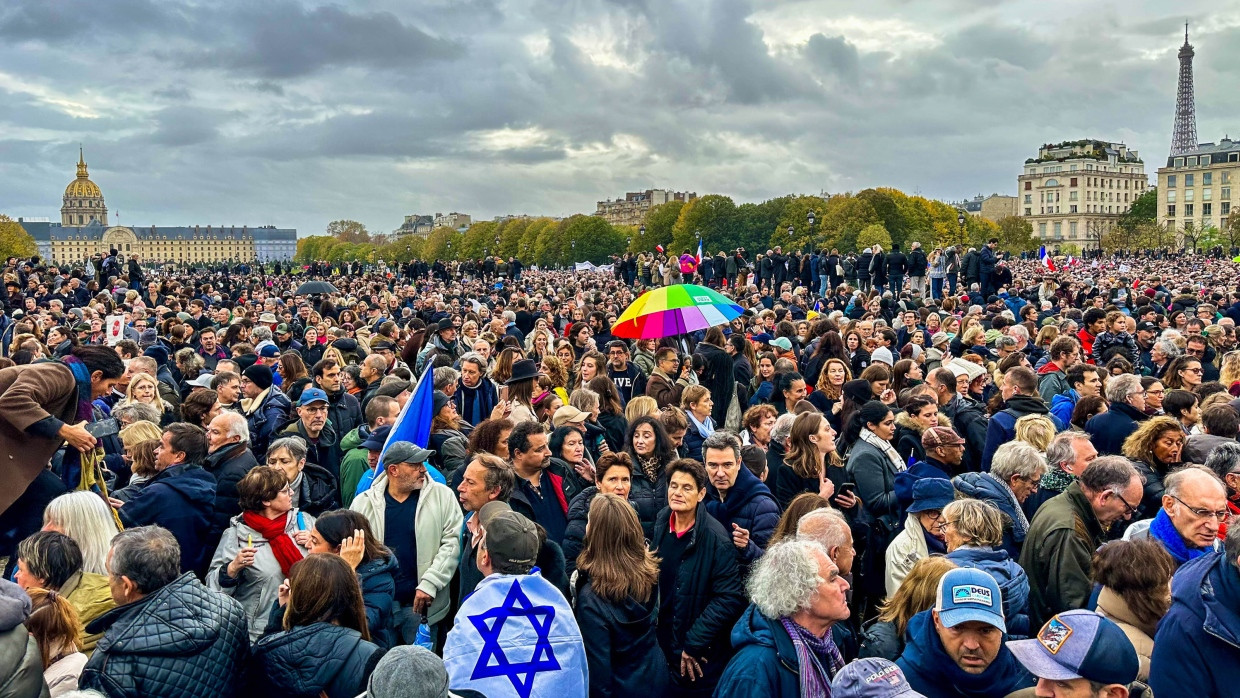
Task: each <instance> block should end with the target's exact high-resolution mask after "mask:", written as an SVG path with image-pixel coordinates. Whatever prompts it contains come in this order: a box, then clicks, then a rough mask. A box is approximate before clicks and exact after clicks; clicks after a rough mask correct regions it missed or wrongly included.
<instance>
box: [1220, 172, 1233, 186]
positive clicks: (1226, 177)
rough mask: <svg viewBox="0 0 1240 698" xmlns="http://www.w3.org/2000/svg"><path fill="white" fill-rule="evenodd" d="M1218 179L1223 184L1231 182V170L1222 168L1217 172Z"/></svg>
mask: <svg viewBox="0 0 1240 698" xmlns="http://www.w3.org/2000/svg"><path fill="white" fill-rule="evenodd" d="M1219 181H1220V182H1222V183H1223V184H1228V183H1229V182H1231V170H1223V171H1222V172H1220V173H1219Z"/></svg>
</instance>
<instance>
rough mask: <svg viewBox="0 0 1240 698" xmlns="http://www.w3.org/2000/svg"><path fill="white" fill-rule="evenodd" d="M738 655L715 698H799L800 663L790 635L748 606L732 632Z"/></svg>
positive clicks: (731, 663)
mask: <svg viewBox="0 0 1240 698" xmlns="http://www.w3.org/2000/svg"><path fill="white" fill-rule="evenodd" d="M732 647H733V648H734V649H735V650H736V655H735V656H733V657H732V661H730V662H728V667H727V669H725V670H724V672H723V677H722V678H720V679H719V686H718V687H717V688H716V689H715V698H798V697H799V696H800V694H801V678H800V669H801V662H800V660H799V659H798V658H797V650H796V647H795V646H793V644H792V638H790V637H788V631H787V630H784V626H783V624H781V623H780V622H779V621H778V620H772V619H770V618H767V617H766V616H765V615H763V614H762V612H761V611H759V610H758V607H757V606H754V605H753V604H750V605H749V608H746V609H745V612H744V613H743V614H741V618H740V620H738V621H737V622H736V625H735V626H734V627H733V628H732Z"/></svg>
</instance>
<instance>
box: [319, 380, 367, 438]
mask: <svg viewBox="0 0 1240 698" xmlns="http://www.w3.org/2000/svg"><path fill="white" fill-rule="evenodd" d="M315 385H316V387H317V385H318V384H317V383H316V384H315ZM323 392H327V391H326V390H324V391H323ZM327 421H329V422H331V424H332V427H333V428H335V430H336V433H337V434H348V433H349V432H351V431H353V430H354V429H356V428H358V427H359V426H362V424H363V422H362V403H360V402H358V400H357V398H356V397H354V396H352V395H350V394H349V393H348V391H346V390H340V391H337V392H336V394H335V395H332V394H331V393H327Z"/></svg>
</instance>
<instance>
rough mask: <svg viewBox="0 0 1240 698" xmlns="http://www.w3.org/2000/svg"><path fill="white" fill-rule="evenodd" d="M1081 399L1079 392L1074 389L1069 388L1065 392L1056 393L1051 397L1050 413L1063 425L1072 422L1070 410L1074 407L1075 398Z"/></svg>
mask: <svg viewBox="0 0 1240 698" xmlns="http://www.w3.org/2000/svg"><path fill="white" fill-rule="evenodd" d="M1080 399H1081V394H1080V393H1078V392H1076V391H1075V390H1069V391H1068V392H1067V393H1058V394H1056V395H1055V396H1054V397H1052V398H1051V415H1053V416H1054V417H1055V418H1056V419H1058V420H1059V421H1060V422H1063V423H1064V424H1065V425H1067V424H1071V423H1072V410H1075V409H1076V403H1077V400H1080Z"/></svg>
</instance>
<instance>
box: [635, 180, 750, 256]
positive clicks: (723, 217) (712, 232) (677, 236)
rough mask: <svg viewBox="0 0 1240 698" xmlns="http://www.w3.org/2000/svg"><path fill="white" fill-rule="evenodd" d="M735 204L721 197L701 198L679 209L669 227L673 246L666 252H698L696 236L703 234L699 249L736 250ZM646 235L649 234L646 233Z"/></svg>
mask: <svg viewBox="0 0 1240 698" xmlns="http://www.w3.org/2000/svg"><path fill="white" fill-rule="evenodd" d="M738 222H739V219H738V218H737V214H736V204H735V203H734V202H733V201H732V199H731V198H730V197H727V196H723V195H721V194H707V195H706V196H700V197H698V198H696V199H694V200H692V201H690V202H689V203H687V204H685V205H684V208H682V209H680V216H679V217H678V218H677V219H676V225H674V226H672V244H671V248H670V249H669V250H668V251H669V252H672V253H673V254H680V253H681V252H682V251H684V250H692V251H693V252H697V246H698V238H697V234H698V233H701V234H702V249H703V250H705V249H707V248H710V249H715V250H717V249H727V248H729V247H735V246H736V242H737V240H738V239H739V236H738V235H737V232H738V227H737V224H738ZM646 234H647V235H649V234H650V231H649V230H647V231H646Z"/></svg>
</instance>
